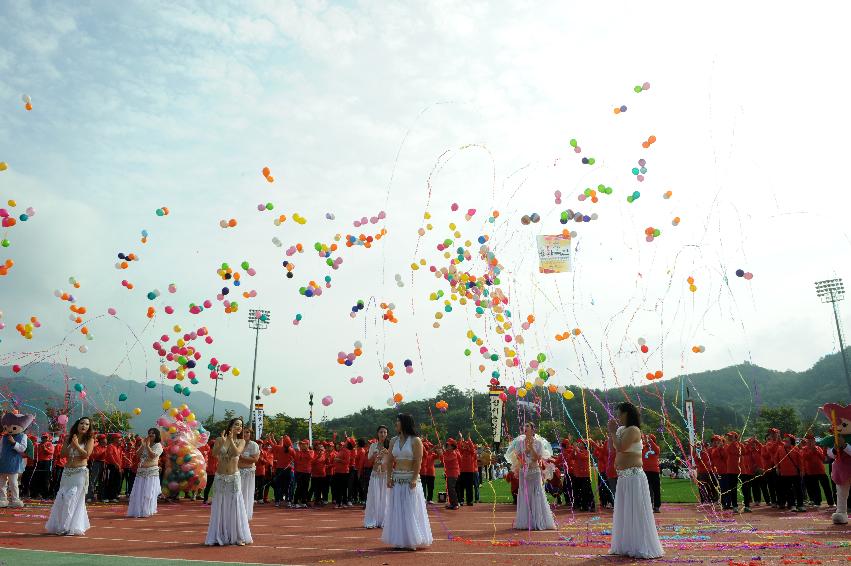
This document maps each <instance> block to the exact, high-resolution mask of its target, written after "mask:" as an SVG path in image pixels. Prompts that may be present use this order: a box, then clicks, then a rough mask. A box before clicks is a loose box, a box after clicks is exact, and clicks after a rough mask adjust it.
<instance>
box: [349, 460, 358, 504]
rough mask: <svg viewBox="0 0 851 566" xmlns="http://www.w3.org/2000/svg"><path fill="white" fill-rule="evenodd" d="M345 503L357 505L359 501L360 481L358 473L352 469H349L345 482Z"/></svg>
mask: <svg viewBox="0 0 851 566" xmlns="http://www.w3.org/2000/svg"><path fill="white" fill-rule="evenodd" d="M346 494H347V497H348V499H347V501H348V502H349V503H357V502H358V501H360V481H358V471H357V470H355V469H354V468H350V469H349V479H348V481H347V482H346Z"/></svg>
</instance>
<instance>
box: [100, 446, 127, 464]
mask: <svg viewBox="0 0 851 566" xmlns="http://www.w3.org/2000/svg"><path fill="white" fill-rule="evenodd" d="M104 461H105V462H106V464H107V465H108V466H115V467H116V468H118V469H119V470H121V469H122V466H123V465H124V454H123V453H122V450H121V446H119V445H118V443H113V444H110V445H108V446H107V447H106V457H105V459H104Z"/></svg>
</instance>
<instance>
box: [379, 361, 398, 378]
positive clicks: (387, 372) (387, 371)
mask: <svg viewBox="0 0 851 566" xmlns="http://www.w3.org/2000/svg"><path fill="white" fill-rule="evenodd" d="M381 371H383V372H384V373H383V374H382V375H381V377H382V378H383V379H384V381H387V380H388V379H390V378H391V377H393V376H394V375H396V370H395V369H393V362H387V364H386V365H385V366H384V367H383V368H382V370H381Z"/></svg>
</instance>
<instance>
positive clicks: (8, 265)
mask: <svg viewBox="0 0 851 566" xmlns="http://www.w3.org/2000/svg"><path fill="white" fill-rule="evenodd" d="M13 267H15V262H14V261H13V260H11V259H7V260H6V261H4V262H3V265H0V277H3V276H4V275H9V271H10V270H11V269H12V268H13Z"/></svg>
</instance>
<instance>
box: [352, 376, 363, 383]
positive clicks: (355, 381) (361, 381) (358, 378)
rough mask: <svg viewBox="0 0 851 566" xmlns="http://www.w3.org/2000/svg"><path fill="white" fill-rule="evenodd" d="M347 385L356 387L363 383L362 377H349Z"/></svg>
mask: <svg viewBox="0 0 851 566" xmlns="http://www.w3.org/2000/svg"><path fill="white" fill-rule="evenodd" d="M349 383H351V384H352V385H357V384H358V383H363V376H362V375H359V376H357V377H350V378H349Z"/></svg>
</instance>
